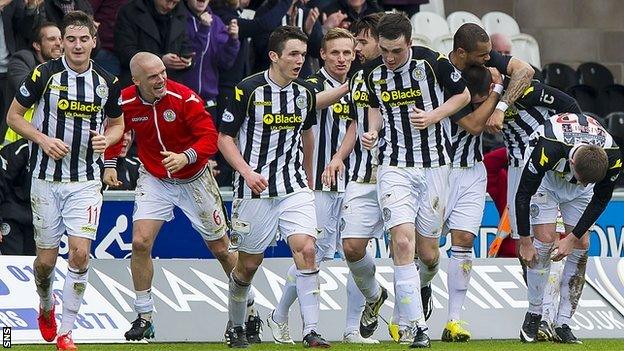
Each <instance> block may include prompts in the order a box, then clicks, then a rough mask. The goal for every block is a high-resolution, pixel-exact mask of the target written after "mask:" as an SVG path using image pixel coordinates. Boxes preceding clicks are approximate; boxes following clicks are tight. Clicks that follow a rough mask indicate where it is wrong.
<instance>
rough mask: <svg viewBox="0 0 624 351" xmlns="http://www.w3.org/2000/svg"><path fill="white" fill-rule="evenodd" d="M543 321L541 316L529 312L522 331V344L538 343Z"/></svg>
mask: <svg viewBox="0 0 624 351" xmlns="http://www.w3.org/2000/svg"><path fill="white" fill-rule="evenodd" d="M541 321H542V315H541V314H535V313H531V312H527V313H526V315H525V316H524V322H523V323H522V328H521V329H520V340H522V342H537V332H538V330H539V325H540V322H541Z"/></svg>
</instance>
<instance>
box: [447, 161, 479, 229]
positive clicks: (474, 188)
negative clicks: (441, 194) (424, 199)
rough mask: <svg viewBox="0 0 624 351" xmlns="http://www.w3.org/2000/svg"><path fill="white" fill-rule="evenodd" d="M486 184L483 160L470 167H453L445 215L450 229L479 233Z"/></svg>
mask: <svg viewBox="0 0 624 351" xmlns="http://www.w3.org/2000/svg"><path fill="white" fill-rule="evenodd" d="M486 186H487V172H486V170H485V165H484V164H483V162H479V163H476V164H475V165H474V166H473V167H469V168H451V176H450V177H449V197H448V201H447V203H446V214H445V216H444V218H445V220H446V227H448V229H455V230H463V231H467V232H470V233H472V234H474V235H477V234H478V233H479V227H480V226H481V220H482V219H483V209H484V207H485V193H486V190H485V189H486Z"/></svg>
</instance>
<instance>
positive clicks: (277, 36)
mask: <svg viewBox="0 0 624 351" xmlns="http://www.w3.org/2000/svg"><path fill="white" fill-rule="evenodd" d="M291 39H297V40H301V41H302V42H304V43H307V42H308V36H307V35H305V33H304V32H303V31H302V30H301V29H300V28H299V27H294V26H281V27H277V28H276V29H275V30H274V31H273V33H271V36H269V44H268V45H267V49H268V51H274V52H276V53H277V55H278V56H281V55H282V50H284V45H285V44H286V42H287V41H288V40H291Z"/></svg>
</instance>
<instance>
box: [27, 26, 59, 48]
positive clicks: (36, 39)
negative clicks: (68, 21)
mask: <svg viewBox="0 0 624 351" xmlns="http://www.w3.org/2000/svg"><path fill="white" fill-rule="evenodd" d="M48 27H56V28H58V26H57V25H56V23H54V22H50V21H44V22H42V23H40V24H39V25H38V26H37V28H35V31H34V33H33V36H32V42H33V43H39V44H41V41H42V40H43V29H44V28H48Z"/></svg>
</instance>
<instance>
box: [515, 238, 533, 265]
mask: <svg viewBox="0 0 624 351" xmlns="http://www.w3.org/2000/svg"><path fill="white" fill-rule="evenodd" d="M518 244H519V245H520V250H518V252H519V254H520V259H521V260H522V261H523V262H524V264H526V265H527V266H528V267H533V265H534V264H535V263H536V260H537V251H535V246H533V241H531V238H530V237H528V236H523V237H520V240H518Z"/></svg>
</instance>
